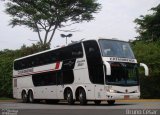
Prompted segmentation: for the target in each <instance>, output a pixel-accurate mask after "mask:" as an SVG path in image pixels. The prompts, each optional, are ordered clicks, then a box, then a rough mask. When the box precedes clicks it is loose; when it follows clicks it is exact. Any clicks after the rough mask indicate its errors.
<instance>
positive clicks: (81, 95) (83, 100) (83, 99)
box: [78, 89, 87, 105]
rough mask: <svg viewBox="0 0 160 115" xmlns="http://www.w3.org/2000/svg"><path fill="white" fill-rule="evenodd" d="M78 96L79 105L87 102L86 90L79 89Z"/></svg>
mask: <svg viewBox="0 0 160 115" xmlns="http://www.w3.org/2000/svg"><path fill="white" fill-rule="evenodd" d="M78 98H79V102H80V105H86V104H87V100H86V92H85V91H84V89H79V97H78Z"/></svg>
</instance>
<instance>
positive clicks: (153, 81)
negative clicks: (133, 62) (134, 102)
mask: <svg viewBox="0 0 160 115" xmlns="http://www.w3.org/2000/svg"><path fill="white" fill-rule="evenodd" d="M159 44H160V41H157V42H146V41H134V42H133V43H132V49H133V51H134V54H135V57H136V59H137V60H138V62H139V63H140V62H142V63H145V64H147V66H148V67H149V76H148V77H146V76H144V70H141V69H140V86H141V87H140V88H141V98H147V99H148V98H151V99H152V98H160V92H159V91H160V84H159V81H160V69H159V68H160V45H159Z"/></svg>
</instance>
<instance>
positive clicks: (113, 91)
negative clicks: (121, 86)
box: [109, 89, 117, 93]
mask: <svg viewBox="0 0 160 115" xmlns="http://www.w3.org/2000/svg"><path fill="white" fill-rule="evenodd" d="M109 92H110V93H116V92H117V91H116V90H113V89H110V90H109Z"/></svg>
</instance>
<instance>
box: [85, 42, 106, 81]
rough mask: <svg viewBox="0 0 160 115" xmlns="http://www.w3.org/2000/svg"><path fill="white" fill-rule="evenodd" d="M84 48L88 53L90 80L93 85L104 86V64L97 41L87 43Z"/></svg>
mask: <svg viewBox="0 0 160 115" xmlns="http://www.w3.org/2000/svg"><path fill="white" fill-rule="evenodd" d="M84 48H85V52H86V58H87V64H88V70H89V78H90V81H91V82H92V83H97V84H104V78H103V64H102V58H101V54H100V50H99V47H98V44H97V42H96V41H94V40H92V41H85V42H84Z"/></svg>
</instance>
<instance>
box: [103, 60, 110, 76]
mask: <svg viewBox="0 0 160 115" xmlns="http://www.w3.org/2000/svg"><path fill="white" fill-rule="evenodd" d="M104 64H105V66H106V75H111V66H110V63H108V62H106V61H104Z"/></svg>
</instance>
